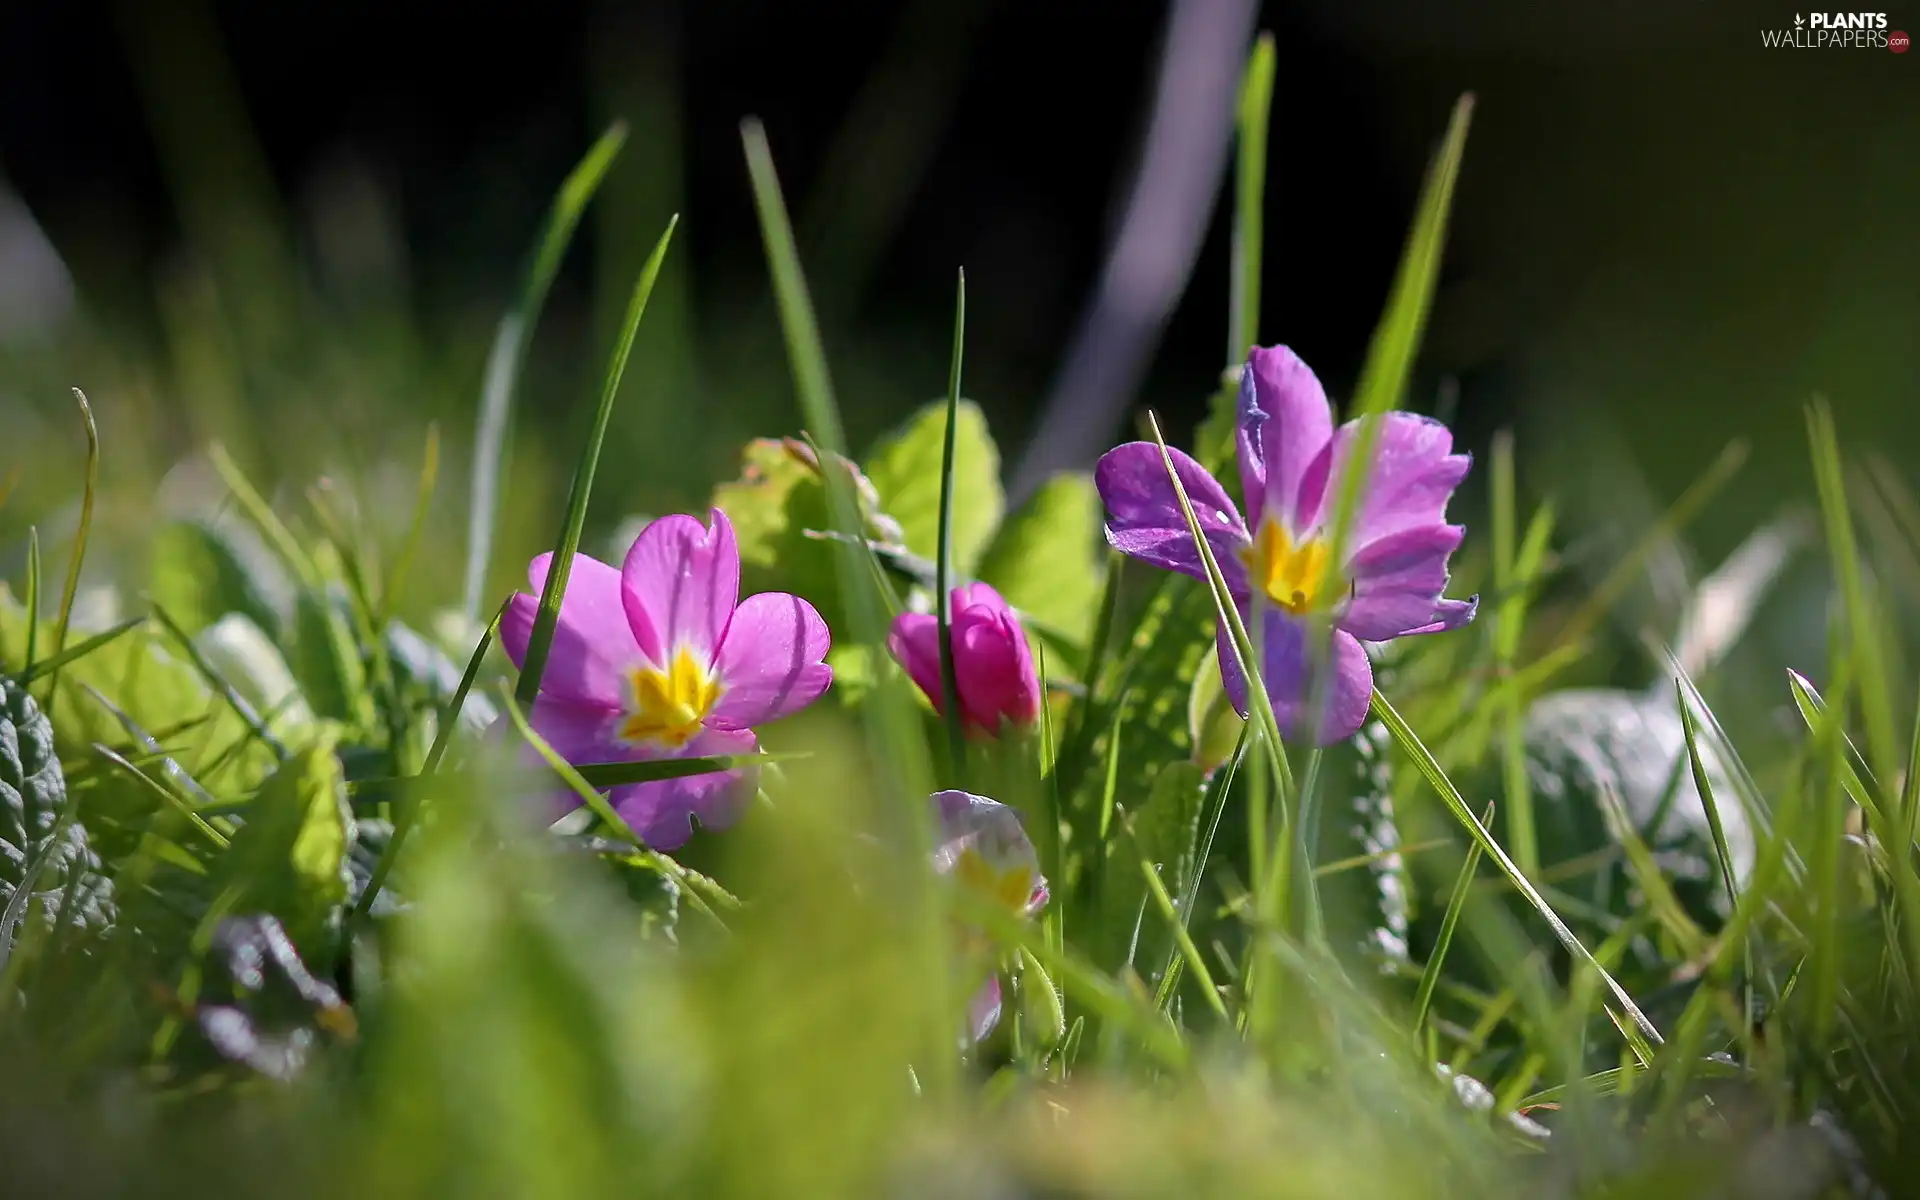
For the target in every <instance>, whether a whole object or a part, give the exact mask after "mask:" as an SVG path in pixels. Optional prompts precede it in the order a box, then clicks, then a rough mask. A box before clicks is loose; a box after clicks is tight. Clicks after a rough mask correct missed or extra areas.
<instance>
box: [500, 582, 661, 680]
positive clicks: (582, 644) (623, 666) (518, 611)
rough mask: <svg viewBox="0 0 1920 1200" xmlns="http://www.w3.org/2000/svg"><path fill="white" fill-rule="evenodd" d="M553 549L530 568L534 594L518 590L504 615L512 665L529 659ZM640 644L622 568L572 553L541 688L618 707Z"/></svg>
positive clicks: (503, 631)
mask: <svg viewBox="0 0 1920 1200" xmlns="http://www.w3.org/2000/svg"><path fill="white" fill-rule="evenodd" d="M552 559H553V555H552V554H542V555H541V556H540V557H538V558H536V559H534V560H533V564H532V565H531V566H530V567H529V568H528V570H527V577H528V580H529V581H530V582H531V583H532V584H533V591H534V594H533V595H531V596H529V595H527V594H525V593H524V592H523V593H518V594H516V595H515V596H514V597H513V598H512V599H511V600H510V601H508V603H507V612H506V615H505V616H503V617H502V618H501V619H500V642H501V644H502V645H503V646H504V647H505V648H506V651H507V657H508V658H510V659H512V660H513V665H514V666H516V667H518V666H522V665H524V664H525V663H526V661H527V643H528V642H529V641H531V640H532V638H533V619H534V615H535V614H536V613H537V612H538V611H539V608H540V597H539V593H540V592H541V590H542V589H544V588H545V587H546V586H547V567H548V565H549V564H550V562H551V561H552ZM640 657H641V650H640V647H639V645H638V644H637V643H636V642H635V641H634V635H633V631H632V629H630V628H629V627H628V622H627V613H626V609H625V607H624V606H623V605H622V604H621V599H620V572H618V571H616V570H614V569H613V568H612V567H610V566H608V565H607V564H606V563H603V562H601V561H599V560H598V559H595V558H590V557H588V556H587V555H585V554H575V555H574V556H573V570H572V571H571V572H570V573H569V574H568V576H567V591H566V594H565V595H564V596H562V597H561V601H560V620H559V622H558V623H557V624H555V626H554V629H553V648H552V649H551V650H550V651H549V652H548V654H547V667H546V671H545V672H544V673H543V674H542V675H541V676H540V691H541V692H542V693H543V694H547V695H552V696H554V697H557V698H559V699H563V700H570V701H573V702H575V703H579V704H592V705H598V706H601V707H605V708H618V707H619V706H620V705H621V704H622V703H623V702H624V698H625V696H626V687H627V685H626V673H627V672H628V671H630V670H631V669H632V668H633V667H634V666H635V665H636V664H637V663H638V662H639V661H640Z"/></svg>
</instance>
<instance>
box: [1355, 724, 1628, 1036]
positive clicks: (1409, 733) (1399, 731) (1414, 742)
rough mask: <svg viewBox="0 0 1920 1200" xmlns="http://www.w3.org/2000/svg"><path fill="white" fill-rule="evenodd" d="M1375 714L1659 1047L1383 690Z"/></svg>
mask: <svg viewBox="0 0 1920 1200" xmlns="http://www.w3.org/2000/svg"><path fill="white" fill-rule="evenodd" d="M1373 711H1374V715H1375V716H1377V717H1379V718H1380V719H1381V721H1382V722H1384V723H1385V724H1386V726H1387V730H1388V732H1390V733H1392V734H1393V739H1394V740H1395V741H1396V742H1399V743H1400V748H1401V749H1402V750H1403V751H1405V752H1406V754H1407V756H1408V757H1409V758H1411V759H1413V761H1414V765H1415V766H1417V767H1418V768H1419V769H1420V773H1421V774H1422V775H1424V776H1426V778H1427V782H1428V783H1430V784H1432V785H1433V790H1434V791H1435V792H1437V793H1439V795H1440V799H1441V800H1442V801H1443V802H1444V803H1445V804H1446V806H1447V808H1448V809H1449V810H1451V811H1452V813H1453V815H1454V819H1456V820H1458V821H1459V822H1460V824H1461V825H1462V826H1464V827H1465V828H1466V830H1467V833H1468V834H1469V835H1470V836H1471V837H1472V838H1473V840H1474V842H1475V843H1476V844H1478V845H1479V846H1480V848H1481V849H1482V850H1483V851H1485V852H1486V854H1487V855H1488V856H1490V857H1491V858H1492V859H1493V861H1494V862H1495V863H1497V864H1499V867H1500V871H1501V873H1502V874H1504V875H1505V876H1506V877H1507V879H1508V881H1509V882H1510V883H1512V884H1513V886H1514V888H1515V889H1516V890H1518V891H1519V893H1520V894H1521V895H1522V896H1524V897H1525V898H1526V900H1527V903H1528V904H1530V905H1532V906H1533V909H1534V911H1536V912H1538V913H1539V914H1540V916H1541V918H1542V919H1544V920H1545V921H1546V923H1547V925H1548V926H1549V927H1550V928H1551V929H1552V930H1553V936H1554V937H1555V938H1556V939H1557V940H1558V941H1559V942H1560V944H1561V945H1562V946H1564V947H1566V949H1567V952H1568V953H1569V954H1571V955H1573V956H1574V957H1575V958H1576V959H1578V960H1580V961H1581V962H1582V963H1585V964H1586V965H1587V966H1589V967H1590V968H1592V969H1593V970H1594V971H1597V972H1599V978H1600V981H1601V982H1602V983H1603V984H1605V985H1606V987H1607V990H1608V991H1609V992H1611V993H1612V994H1613V998H1614V1000H1615V1001H1617V1002H1618V1003H1619V1005H1620V1007H1621V1008H1622V1009H1624V1010H1625V1011H1626V1014H1627V1016H1628V1017H1629V1018H1630V1019H1631V1020H1632V1021H1633V1023H1634V1025H1635V1026H1636V1027H1638V1029H1639V1031H1640V1033H1641V1034H1642V1035H1643V1036H1645V1037H1646V1039H1647V1040H1648V1041H1650V1042H1653V1043H1654V1044H1656V1045H1657V1044H1659V1042H1660V1040H1661V1038H1660V1031H1659V1030H1658V1029H1656V1028H1654V1024H1653V1022H1652V1021H1650V1020H1648V1019H1647V1015H1646V1014H1645V1013H1643V1012H1641V1011H1640V1006H1639V1005H1637V1004H1635V1003H1634V1001H1633V997H1631V996H1629V995H1628V994H1627V990H1626V989H1625V988H1623V987H1621V986H1620V982H1619V981H1618V980H1616V979H1615V978H1614V977H1613V974H1612V972H1610V971H1608V970H1607V969H1606V968H1604V967H1602V966H1601V965H1600V962H1599V960H1598V959H1596V958H1595V957H1594V956H1593V952H1592V951H1590V950H1588V949H1587V948H1586V946H1585V945H1584V944H1582V943H1581V941H1580V939H1579V938H1578V937H1576V936H1575V935H1574V932H1573V930H1571V929H1569V928H1568V927H1567V923H1566V922H1565V921H1563V920H1561V919H1560V914H1558V913H1556V912H1554V911H1553V906H1552V905H1550V904H1548V903H1547V901H1546V898H1545V897H1544V896H1542V895H1541V894H1540V890H1539V889H1538V888H1536V887H1534V885H1533V883H1532V881H1530V880H1529V879H1528V878H1527V877H1526V876H1525V875H1523V874H1521V873H1520V868H1519V867H1517V866H1515V865H1514V861H1513V859H1511V858H1509V857H1508V856H1507V852H1506V851H1505V850H1503V849H1501V847H1500V843H1499V842H1496V841H1495V840H1494V839H1493V835H1492V834H1490V833H1488V832H1487V827H1486V826H1485V825H1482V824H1481V823H1480V821H1479V820H1478V819H1477V818H1475V817H1474V815H1473V810H1472V809H1470V808H1468V807H1467V802H1466V800H1465V799H1464V798H1463V797H1462V796H1461V795H1460V789H1459V788H1457V787H1455V786H1454V784H1453V781H1452V780H1451V779H1448V778H1447V773H1446V772H1445V771H1443V770H1441V769H1440V763H1439V762H1438V761H1437V760H1436V759H1435V758H1434V757H1433V752H1432V751H1431V750H1428V749H1427V747H1426V745H1425V744H1424V743H1423V742H1421V740H1420V737H1419V735H1418V734H1416V733H1414V731H1413V729H1412V727H1410V726H1409V725H1408V724H1407V722H1406V720H1405V718H1403V717H1402V716H1401V715H1400V713H1399V711H1398V710H1396V709H1395V708H1394V707H1393V702H1392V701H1390V700H1388V699H1387V698H1386V697H1385V696H1384V695H1382V694H1381V693H1380V690H1379V689H1378V688H1376V689H1374V693H1373Z"/></svg>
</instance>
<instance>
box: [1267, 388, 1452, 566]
mask: <svg viewBox="0 0 1920 1200" xmlns="http://www.w3.org/2000/svg"><path fill="white" fill-rule="evenodd" d="M1379 420H1380V422H1381V427H1380V432H1379V433H1378V434H1377V435H1376V436H1375V438H1374V443H1373V457H1372V466H1371V470H1370V471H1369V472H1368V476H1367V482H1366V490H1365V492H1364V493H1363V494H1362V495H1361V497H1360V503H1359V505H1358V508H1357V511H1356V512H1355V514H1354V520H1353V527H1352V529H1351V530H1349V531H1348V536H1347V545H1349V546H1353V547H1356V548H1357V549H1364V548H1365V547H1366V546H1367V545H1369V544H1370V543H1372V542H1375V541H1378V540H1379V539H1381V538H1383V537H1389V536H1391V535H1393V534H1396V533H1400V532H1403V531H1405V530H1408V529H1415V528H1419V527H1420V526H1423V525H1442V524H1445V523H1446V515H1447V501H1448V500H1450V499H1452V497H1453V490H1454V489H1455V488H1457V487H1459V486H1460V481H1461V480H1463V479H1465V478H1466V477H1467V471H1468V470H1469V469H1470V468H1471V467H1472V466H1473V459H1472V457H1471V456H1469V455H1465V454H1455V453H1453V433H1452V431H1450V430H1449V429H1448V428H1447V427H1446V426H1445V425H1442V424H1441V423H1440V422H1438V421H1436V420H1434V419H1433V418H1431V417H1422V416H1418V415H1416V414H1414V413H1403V412H1391V413H1386V414H1384V415H1383V416H1381V417H1380V418H1379ZM1359 432H1360V425H1359V422H1357V421H1349V422H1347V423H1346V424H1345V425H1342V426H1341V427H1340V428H1339V430H1338V431H1337V432H1335V433H1334V435H1333V440H1332V441H1330V442H1329V443H1328V444H1327V446H1326V448H1325V449H1323V450H1322V451H1321V452H1320V453H1319V454H1318V455H1317V456H1315V458H1314V460H1313V464H1312V465H1311V466H1310V467H1308V469H1307V473H1306V475H1305V476H1304V477H1303V478H1302V480H1301V482H1300V502H1299V503H1300V513H1301V519H1302V521H1303V523H1304V524H1303V525H1302V528H1305V527H1306V526H1308V525H1320V524H1324V523H1327V522H1331V521H1332V520H1333V519H1334V516H1335V514H1334V509H1335V507H1336V506H1337V505H1338V504H1339V497H1340V489H1341V487H1342V484H1341V482H1340V481H1341V479H1342V478H1343V472H1344V471H1345V470H1346V468H1347V465H1348V460H1349V459H1350V458H1351V457H1352V454H1353V449H1354V445H1355V442H1356V440H1357V439H1358V437H1359Z"/></svg>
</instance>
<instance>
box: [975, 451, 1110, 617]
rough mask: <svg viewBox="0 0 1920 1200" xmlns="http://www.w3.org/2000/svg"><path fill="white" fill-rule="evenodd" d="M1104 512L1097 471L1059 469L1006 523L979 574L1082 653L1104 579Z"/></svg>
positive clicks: (997, 535)
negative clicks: (1063, 471) (1095, 479)
mask: <svg viewBox="0 0 1920 1200" xmlns="http://www.w3.org/2000/svg"><path fill="white" fill-rule="evenodd" d="M1100 519H1101V516H1100V495H1099V493H1098V492H1096V491H1094V488H1093V477H1092V476H1090V475H1081V474H1072V475H1056V476H1054V477H1053V478H1052V479H1049V480H1048V481H1047V482H1046V483H1045V484H1043V485H1041V488H1040V490H1039V491H1037V492H1035V493H1034V494H1033V497H1032V498H1031V499H1029V500H1028V501H1027V502H1026V503H1025V504H1023V505H1021V506H1020V507H1019V509H1017V510H1016V511H1015V512H1014V513H1013V514H1012V515H1010V516H1009V517H1008V518H1007V519H1006V522H1005V523H1004V524H1003V525H1001V526H1000V531H999V532H998V533H997V534H995V535H994V538H993V541H992V543H991V544H990V545H989V546H988V547H987V551H986V554H985V556H984V557H982V558H981V560H980V579H981V580H982V581H983V582H985V583H990V584H992V585H993V586H994V587H995V588H996V589H997V590H998V591H999V592H1000V594H1001V595H1002V596H1005V597H1006V598H1007V603H1009V604H1011V605H1013V606H1014V607H1015V608H1017V609H1019V610H1020V612H1021V613H1022V614H1023V615H1024V616H1026V617H1028V618H1029V619H1030V620H1031V621H1032V622H1033V623H1034V624H1035V625H1036V626H1038V627H1040V628H1042V629H1044V630H1047V631H1049V632H1051V633H1054V634H1056V635H1058V636H1059V637H1061V638H1063V639H1065V640H1066V641H1067V642H1068V643H1069V644H1070V645H1071V646H1073V647H1074V648H1076V649H1078V650H1081V651H1083V652H1084V649H1085V647H1086V644H1087V639H1088V636H1089V635H1090V634H1091V632H1092V629H1093V618H1094V612H1095V610H1096V609H1098V608H1099V606H1100V591H1101V587H1102V586H1103V579H1102V574H1101V569H1100ZM956 520H957V518H956Z"/></svg>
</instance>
